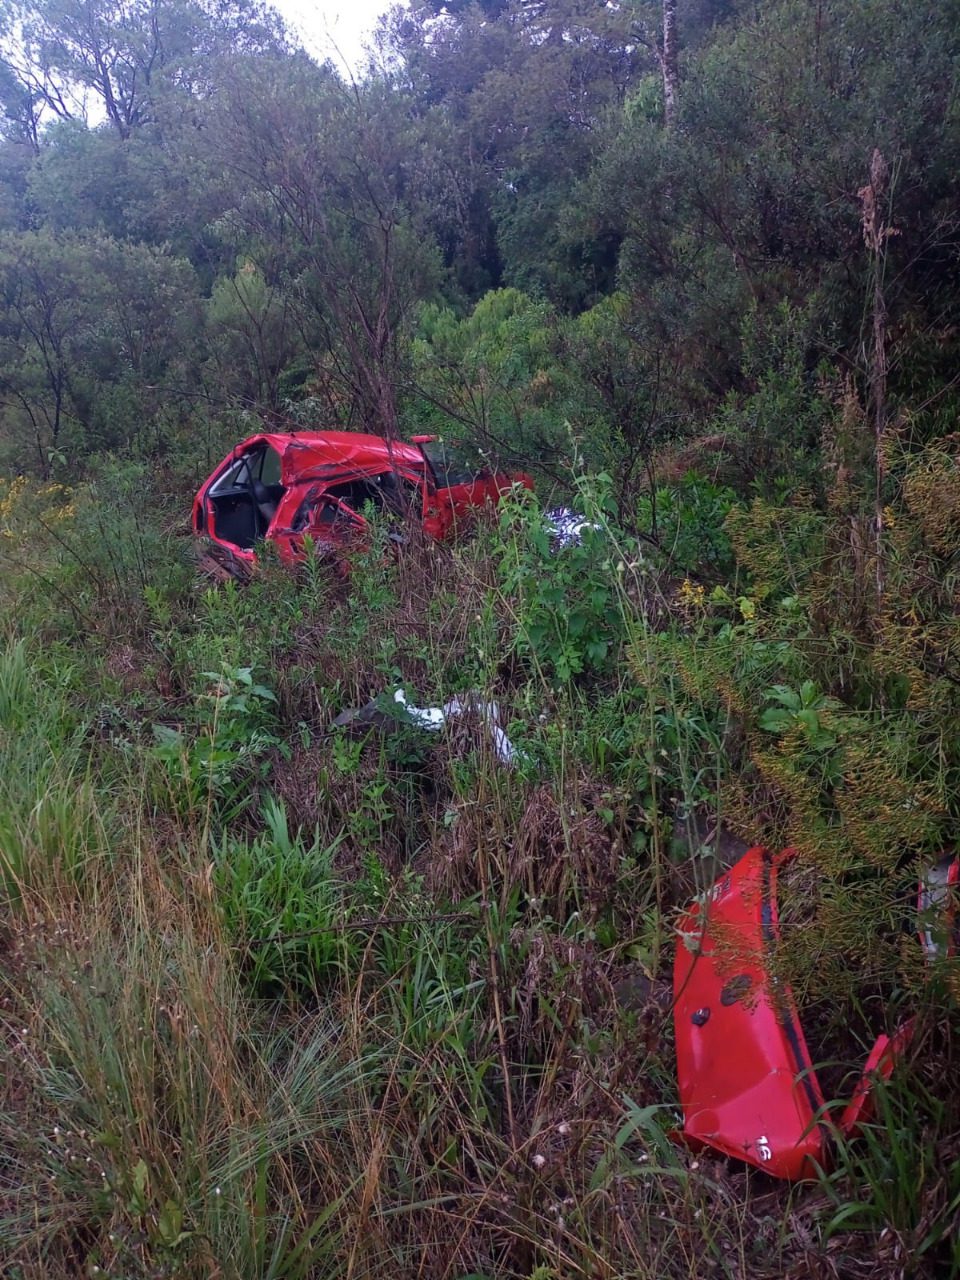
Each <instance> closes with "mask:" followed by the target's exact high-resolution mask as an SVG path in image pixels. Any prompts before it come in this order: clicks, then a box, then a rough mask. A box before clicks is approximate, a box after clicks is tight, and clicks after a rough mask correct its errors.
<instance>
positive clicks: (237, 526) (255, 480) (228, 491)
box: [209, 444, 286, 550]
mask: <svg viewBox="0 0 960 1280" xmlns="http://www.w3.org/2000/svg"><path fill="white" fill-rule="evenodd" d="M280 465H281V464H280V455H279V453H277V451H276V449H272V448H271V447H270V446H269V445H268V444H264V445H261V446H259V447H258V448H256V449H253V450H251V451H250V452H249V453H245V454H244V455H243V456H242V457H240V458H238V459H237V460H236V461H235V462H233V463H231V464H230V466H228V467H227V468H226V470H225V471H224V473H223V475H221V476H220V477H218V479H217V480H215V481H214V483H213V484H212V485H211V486H210V493H209V500H210V504H211V506H212V508H213V524H214V529H215V531H216V535H217V537H218V538H219V539H220V540H221V541H222V542H229V543H231V544H232V545H233V546H235V547H239V548H240V549H241V550H249V549H250V548H251V547H253V546H254V545H255V544H256V543H257V542H258V541H259V539H261V538H265V537H266V535H267V530H268V529H269V528H270V525H271V523H272V521H273V517H274V516H275V515H276V513H277V507H278V506H279V504H280V500H281V498H282V497H283V495H284V493H285V492H286V490H285V489H284V486H283V485H282V484H281V482H280Z"/></svg>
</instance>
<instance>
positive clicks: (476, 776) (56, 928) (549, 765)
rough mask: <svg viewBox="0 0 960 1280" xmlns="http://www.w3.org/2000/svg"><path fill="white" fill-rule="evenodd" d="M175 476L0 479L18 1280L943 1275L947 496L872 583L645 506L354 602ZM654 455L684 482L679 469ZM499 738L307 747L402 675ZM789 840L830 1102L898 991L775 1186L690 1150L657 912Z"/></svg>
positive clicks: (891, 520)
mask: <svg viewBox="0 0 960 1280" xmlns="http://www.w3.org/2000/svg"><path fill="white" fill-rule="evenodd" d="M204 465H205V464H203V463H201V462H200V461H199V460H198V461H197V462H196V463H195V464H194V463H193V461H192V460H191V461H190V462H189V463H187V462H185V463H184V464H183V466H182V468H181V471H180V473H177V472H175V471H173V470H172V469H171V468H170V467H169V466H167V467H166V470H165V474H164V479H163V483H162V484H158V483H157V467H156V465H154V464H151V465H149V466H147V465H139V464H133V463H123V464H121V463H116V462H111V463H105V464H102V465H101V466H99V468H98V469H97V470H96V471H95V473H94V474H93V475H91V477H90V478H89V479H88V480H85V481H84V482H83V483H80V484H77V485H75V486H70V487H69V488H65V487H60V486H57V485H52V486H51V485H47V484H44V483H43V482H40V481H30V480H26V479H19V480H13V481H8V482H4V483H3V487H2V490H0V561H2V575H3V582H4V588H5V590H4V596H3V635H2V639H0V884H2V886H3V897H4V907H3V913H2V917H0V948H2V957H3V959H2V964H0V983H2V990H0V1027H2V1035H0V1058H2V1061H0V1241H2V1242H3V1243H2V1253H3V1257H4V1274H6V1275H9V1276H11V1277H17V1278H22V1280H28V1278H31V1280H32V1278H34V1277H61V1276H63V1277H67V1276H94V1275H102V1276H107V1275H109V1276H114V1277H144V1278H146V1277H160V1276H178V1277H179V1276H183V1277H196V1278H197V1280H200V1278H201V1277H203V1278H207V1277H212V1276H221V1277H237V1278H238V1280H239V1278H241V1277H243V1278H244V1280H245V1278H247V1277H254V1276H263V1277H276V1278H278V1280H279V1278H287V1277H291V1278H295V1277H304V1278H306V1277H381V1276H382V1277H388V1276H389V1277H408V1276H409V1277H414V1276H419V1277H438V1278H439V1277H449V1278H450V1280H467V1277H472V1278H473V1280H479V1277H490V1280H494V1278H496V1280H501V1278H506V1277H526V1278H528V1280H532V1278H533V1277H536V1278H537V1280H561V1278H562V1280H567V1278H568V1277H571V1278H572V1277H591V1278H593V1277H610V1278H611V1280H612V1278H613V1277H637V1278H638V1280H639V1278H640V1277H643V1278H649V1280H654V1278H656V1280H663V1278H666V1277H690V1278H691V1280H693V1278H694V1277H696V1278H697V1280H700V1278H701V1277H704V1276H711V1275H716V1276H725V1277H747V1276H749V1277H751V1278H753V1277H771V1278H772V1277H783V1276H795V1277H798V1278H799V1277H801V1276H803V1277H806V1276H811V1275H816V1276H824V1277H860V1276H863V1277H868V1276H869V1277H871V1280H873V1278H874V1277H894V1276H903V1275H912V1276H929V1277H935V1276H936V1277H940V1276H948V1275H953V1274H958V1272H960V1253H958V1248H960V1246H958V1234H957V1231H956V1225H957V1215H958V1210H960V1162H958V1154H960V1152H958V1148H960V1103H958V1097H957V1090H956V1088H955V1081H956V1076H957V1063H956V1059H957V1043H958V1042H957V1034H956V1033H957V1028H958V1016H957V995H958V986H957V973H956V963H957V962H956V961H953V962H947V963H946V964H944V965H942V966H937V967H935V968H934V969H933V970H932V971H931V970H929V969H928V968H925V966H924V964H923V961H922V956H921V953H920V948H919V945H918V943H917V941H916V938H915V935H914V934H913V932H912V929H913V923H912V911H913V903H914V901H915V892H916V883H917V880H918V876H919V873H920V869H921V868H922V867H923V866H924V865H925V864H926V863H927V862H928V861H929V860H930V858H931V857H932V856H933V855H934V854H936V853H937V851H939V850H940V849H941V848H943V847H948V846H950V845H951V844H952V842H953V840H954V838H955V829H956V820H957V801H956V796H957V785H956V782H957V769H958V764H960V741H958V738H957V734H956V717H957V711H958V703H960V698H958V685H960V668H958V667H957V660H958V643H960V642H958V632H957V623H956V614H955V600H956V589H957V588H956V568H955V561H956V555H955V552H956V547H957V545H958V534H960V480H958V472H957V463H956V454H955V449H954V446H953V444H952V443H951V441H949V440H947V441H945V442H942V443H941V444H940V445H938V446H936V447H928V448H927V449H925V450H921V451H918V452H915V453H913V454H912V455H910V456H905V457H904V458H902V459H900V460H899V462H898V463H897V465H898V466H899V468H900V470H899V472H898V475H899V483H898V494H899V497H898V498H897V500H896V502H895V503H894V504H891V505H890V507H889V508H888V510H887V512H886V516H885V521H884V531H883V537H882V543H881V544H880V550H881V553H882V558H881V559H880V560H879V561H878V559H877V555H876V543H875V541H873V540H872V537H871V534H870V527H871V526H870V523H869V517H867V516H863V517H858V516H857V515H856V514H854V513H851V507H850V503H849V501H848V496H847V493H846V490H845V487H844V486H845V478H844V473H843V470H842V468H838V469H837V470H836V471H835V472H834V473H833V474H831V475H829V476H827V480H826V483H827V488H828V491H829V496H828V500H827V501H826V502H825V503H823V504H821V505H819V506H818V505H815V504H814V502H813V501H812V499H811V498H810V497H809V495H808V494H806V493H805V492H803V491H801V490H797V491H794V492H792V493H789V494H787V495H785V496H784V497H783V498H781V499H780V500H776V501H766V500H763V499H760V498H757V499H753V500H750V499H747V498H740V499H738V498H736V496H735V495H734V493H733V492H732V491H729V490H726V489H724V488H723V487H722V486H718V485H717V484H715V483H713V482H708V481H705V480H702V479H699V480H698V479H696V478H693V477H687V478H686V479H683V480H681V481H678V482H676V483H673V484H667V485H664V486H663V487H662V488H661V490H660V493H659V509H660V528H661V545H662V548H663V549H662V550H654V549H653V548H652V547H651V546H650V545H649V543H647V542H645V541H639V542H638V541H637V540H635V539H634V538H632V537H630V536H628V535H627V534H626V533H625V532H623V531H622V530H621V529H620V528H618V527H617V525H616V524H615V522H614V521H613V518H612V516H611V515H610V514H609V511H610V503H609V499H608V496H607V494H606V491H605V488H604V484H603V481H602V478H601V480H600V481H598V482H583V481H579V482H578V487H579V490H580V492H579V502H580V504H581V506H582V508H583V509H584V510H586V511H587V512H588V513H589V514H590V515H591V516H592V518H593V519H594V520H595V521H596V523H597V525H598V526H599V527H598V528H597V529H596V530H595V531H592V532H588V534H587V535H586V537H585V539H584V542H583V544H582V545H581V546H579V547H571V548H567V549H566V550H564V551H561V552H553V551H551V549H550V547H549V540H548V538H547V537H546V535H545V534H544V532H543V529H542V524H541V522H540V518H539V514H538V509H537V506H536V504H535V503H533V502H530V501H528V500H525V501H523V502H522V503H519V504H517V505H513V506H511V507H509V508H508V509H506V510H505V511H504V513H503V519H502V521H501V523H500V525H499V527H497V528H483V527H481V528H478V529H477V530H475V531H474V532H473V533H472V535H471V536H469V537H467V538H466V539H464V540H461V541H460V542H459V543H458V544H457V545H455V546H440V545H426V544H425V545H421V544H419V543H418V542H417V541H416V539H415V538H414V539H413V540H412V541H411V544H410V546H409V547H408V548H407V549H406V550H405V551H404V553H403V554H402V555H401V556H400V557H399V558H398V557H396V556H395V555H393V554H391V553H390V552H389V551H388V550H387V545H386V543H385V541H383V540H381V539H380V538H379V536H378V538H377V540H375V542H374V545H373V546H372V547H371V548H369V549H368V550H367V551H365V552H362V553H359V554H358V556H357V559H356V561H355V563H354V565H353V570H352V573H351V575H350V578H349V580H348V581H347V582H344V581H342V580H341V579H340V578H339V577H337V576H336V575H335V574H332V573H330V571H329V568H328V566H327V565H325V564H324V563H323V562H317V561H315V560H314V561H311V562H309V563H308V564H307V565H306V566H305V567H304V569H303V570H302V572H301V573H300V574H299V575H293V574H291V573H289V572H287V571H285V570H282V569H281V568H279V567H278V566H276V565H274V564H273V563H272V562H271V560H270V557H269V556H266V555H265V557H264V563H263V565H262V568H261V571H260V572H259V573H258V574H257V576H256V577H255V578H254V580H253V581H252V582H251V583H250V584H249V585H248V586H246V587H244V588H240V587H237V586H236V585H234V584H230V585H227V586H223V585H218V584H212V583H210V582H209V581H206V580H204V579H202V578H201V577H199V576H198V575H197V574H196V572H195V569H194V565H193V561H192V559H191V554H190V552H191V547H190V539H189V538H188V537H187V536H185V519H184V516H185V512H186V511H187V510H188V503H189V498H190V494H191V491H192V487H193V484H194V481H195V479H196V476H197V474H198V473H199V474H201V475H202V474H203V472H204ZM669 471H670V468H669V467H666V466H665V468H664V473H665V474H667V473H669ZM398 687H402V688H404V689H405V690H406V692H407V696H408V699H409V701H410V702H411V703H413V704H415V705H418V706H439V705H441V704H442V703H443V702H444V701H446V700H447V699H448V698H450V697H452V696H453V695H454V694H460V695H464V694H466V693H467V692H469V691H471V690H477V691H479V692H480V693H481V694H482V695H483V696H484V697H485V698H493V699H496V700H497V702H498V703H499V706H500V711H501V723H502V724H503V726H504V728H505V729H506V731H507V732H508V734H509V736H510V739H511V741H512V742H513V744H514V745H515V747H516V748H517V749H518V751H519V752H520V753H521V757H520V759H519V760H518V762H517V764H516V765H515V766H514V767H513V768H504V767H503V766H502V765H501V764H499V763H498V761H497V759H496V755H495V753H494V751H493V750H492V749H491V740H490V736H489V733H488V731H487V729H486V728H485V727H484V724H483V723H481V722H480V721H479V720H477V719H474V720H471V718H470V717H469V716H468V717H465V718H464V719H463V720H460V721H456V722H452V723H451V726H450V728H449V729H448V731H446V732H445V733H444V734H442V735H433V734H426V733H424V732H422V731H421V730H419V729H417V728H416V727H415V726H411V725H410V724H408V723H404V722H403V720H402V718H401V720H400V721H398V722H396V723H395V724H391V725H388V726H387V727H386V729H382V728H377V729H373V730H371V731H370V732H368V733H366V734H364V733H357V732H356V731H353V732H351V731H350V729H338V728H335V727H334V726H333V721H334V719H335V718H336V716H337V715H338V714H339V713H340V712H341V711H343V710H344V709H345V708H348V707H357V706H362V705H363V704H365V703H366V702H367V701H368V700H370V699H372V698H375V697H376V696H377V695H378V694H380V693H382V692H383V691H387V693H388V695H392V692H393V691H394V690H395V689H397V688H398ZM759 841H768V842H769V843H771V844H772V845H774V846H776V847H780V846H782V845H783V844H786V843H788V842H789V843H794V844H795V845H797V846H798V848H799V850H800V855H801V856H800V859H799V871H798V874H797V877H796V878H795V879H794V881H793V882H792V883H791V885H790V886H788V889H787V890H785V893H786V894H787V895H788V896H787V899H786V901H785V903H784V912H785V924H784V943H783V947H782V956H780V957H779V962H780V963H782V965H783V972H784V974H785V975H786V976H787V977H788V978H789V980H790V981H791V982H792V984H793V988H794V990H795V992H796V995H797V999H798V1003H799V1005H800V1008H801V1014H802V1018H803V1020H804V1025H805V1027H806V1028H807V1031H808V1035H809V1038H810V1041H811V1051H812V1052H813V1054H814V1057H815V1059H816V1060H817V1061H818V1062H823V1063H826V1064H827V1065H826V1066H825V1067H824V1071H823V1079H824V1082H825V1087H827V1088H828V1090H829V1092H828V1096H831V1097H835V1098H840V1099H845V1098H847V1097H848V1096H849V1093H850V1090H851V1087H852V1082H853V1080H854V1079H855V1076H856V1072H857V1070H858V1069H859V1067H861V1066H862V1063H863V1059H864V1056H865V1052H866V1046H867V1044H868V1043H869V1042H870V1041H871V1040H872V1038H873V1037H874V1036H875V1035H876V1034H877V1033H878V1032H879V1031H880V1030H883V1029H884V1028H886V1029H887V1030H890V1029H892V1028H893V1026H895V1025H896V1023H897V1022H898V1021H899V1020H900V1019H901V1018H902V1017H903V1016H905V1015H906V1013H908V1012H911V1013H915V1014H916V1018H917V1025H916V1032H915V1036H914V1039H913V1042H912V1045H911V1048H910V1051H909V1053H908V1055H907V1060H906V1061H905V1062H904V1063H903V1064H902V1066H901V1068H900V1069H899V1070H898V1071H897V1072H896V1073H895V1075H894V1077H893V1079H892V1081H891V1083H890V1085H889V1086H888V1087H887V1088H886V1089H884V1090H882V1091H881V1093H880V1098H879V1105H878V1111H877V1115H876V1118H875V1119H874V1121H873V1122H872V1123H871V1124H870V1125H869V1127H868V1129H867V1132H866V1134H865V1136H864V1137H863V1139H861V1140H860V1141H859V1142H856V1143H851V1144H849V1145H848V1146H844V1147H842V1148H841V1150H840V1151H839V1154H838V1158H837V1161H836V1164H835V1167H834V1168H833V1169H832V1170H830V1171H825V1173H824V1175H823V1177H822V1179H821V1180H820V1181H818V1182H813V1183H810V1184H807V1185H803V1186H798V1187H793V1188H790V1187H787V1186H784V1185H783V1184H779V1183H776V1182H774V1181H773V1180H771V1179H768V1178H765V1177H764V1176H763V1175H762V1174H760V1173H757V1172H751V1171H749V1170H747V1169H746V1167H744V1166H741V1165H740V1164H738V1163H737V1162H736V1161H723V1160H720V1159H719V1158H715V1157H713V1156H711V1155H709V1154H699V1155H693V1154H691V1153H690V1152H687V1151H685V1150H684V1149H683V1148H682V1147H680V1146H678V1145H676V1144H675V1143H674V1142H673V1141H672V1140H671V1137H670V1132H671V1130H672V1129H673V1128H674V1125H675V1113H676V1104H677V1094H676V1084H675V1072H674V1063H673V1044H672V1023H671V1016H670V1015H671V989H670V972H671V965H672V954H673V947H674V945H675V934H674V926H675V922H676V918H677V912H678V909H679V908H681V907H682V906H683V905H684V904H685V903H686V902H687V901H689V899H690V898H691V896H692V895H694V894H696V893H698V892H701V891H703V890H705V889H707V888H708V887H709V886H710V885H711V884H712V882H713V879H714V877H715V874H716V872H717V869H718V867H719V866H721V865H723V864H724V863H725V862H729V861H730V859H731V858H732V857H734V856H736V854H737V852H738V851H739V850H740V849H742V848H744V847H745V844H746V843H755V842H759Z"/></svg>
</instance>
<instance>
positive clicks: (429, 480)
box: [193, 431, 533, 563]
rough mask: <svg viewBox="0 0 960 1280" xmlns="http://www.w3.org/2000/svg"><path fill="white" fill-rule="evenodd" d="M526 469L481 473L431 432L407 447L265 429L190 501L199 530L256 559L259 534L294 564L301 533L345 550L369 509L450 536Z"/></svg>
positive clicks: (350, 435) (352, 435)
mask: <svg viewBox="0 0 960 1280" xmlns="http://www.w3.org/2000/svg"><path fill="white" fill-rule="evenodd" d="M514 484H522V485H523V486H525V487H526V488H528V489H532V488H533V482H532V480H531V479H530V477H529V476H526V475H520V474H518V475H506V474H503V473H501V472H492V471H482V470H481V471H478V470H476V469H475V468H473V467H471V466H470V465H469V464H468V463H467V462H465V461H464V460H463V459H462V458H461V457H458V456H457V454H456V452H455V451H454V450H452V449H450V448H448V447H446V446H444V445H443V444H442V443H441V442H440V441H438V440H436V439H435V438H434V437H431V436H418V437H415V438H414V440H413V442H412V443H410V444H407V443H404V442H402V441H396V442H394V441H388V440H385V439H384V438H383V437H381V436H371V435H361V434H359V433H358V432H353V431H296V432H265V433H264V434H263V435H257V436H251V437H250V438H249V439H248V440H244V441H243V442H242V443H241V444H238V445H237V446H236V448H235V449H233V450H232V452H231V453H230V454H229V455H228V456H227V457H226V458H225V459H224V460H223V462H222V463H221V464H220V466H219V467H217V468H216V470H215V471H214V472H213V474H212V475H211V476H210V478H209V479H208V480H207V481H206V483H205V484H204V485H203V486H202V487H201V489H200V491H199V493H198V494H197V496H196V498H195V499H194V503H193V528H194V532H195V533H197V534H200V535H203V536H204V537H207V538H209V539H210V540H211V541H212V542H214V543H216V544H218V545H219V546H221V547H223V548H225V549H226V550H228V551H229V552H231V553H232V554H233V555H234V556H237V557H239V558H240V559H241V560H245V561H247V562H249V563H252V562H253V560H254V551H253V548H254V547H255V545H256V544H257V542H259V541H260V540H261V539H264V538H266V539H269V540H270V541H271V542H275V543H276V544H277V546H278V548H279V551H280V556H281V558H282V559H283V560H285V561H287V562H288V563H293V562H295V561H297V560H300V559H302V558H303V555H304V539H305V538H306V537H307V536H309V537H310V538H312V539H313V540H314V541H315V542H318V543H325V544H333V545H336V546H349V545H351V544H352V543H355V542H357V541H358V540H362V539H363V537H364V535H365V533H366V531H367V528H368V526H367V521H366V520H365V519H364V518H363V515H362V511H363V509H364V507H365V506H366V505H367V504H368V503H371V504H372V505H373V506H374V507H376V508H378V509H381V510H385V511H387V512H393V513H395V514H397V515H398V516H402V515H407V514H411V513H412V514H414V515H415V516H416V517H417V518H418V519H419V521H420V522H421V524H422V526H423V529H424V531H425V532H426V533H427V534H428V535H429V536H430V537H433V538H445V537H447V536H448V535H449V534H450V533H451V532H453V531H454V529H455V528H456V525H457V523H458V521H462V520H463V519H464V517H466V516H467V514H468V513H469V512H470V511H473V510H476V509H478V508H483V507H486V506H490V505H492V504H496V503H497V502H499V500H500V498H501V496H502V494H503V493H504V492H506V490H508V489H509V488H510V487H511V486H512V485H514Z"/></svg>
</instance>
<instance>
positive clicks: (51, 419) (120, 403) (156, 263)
mask: <svg viewBox="0 0 960 1280" xmlns="http://www.w3.org/2000/svg"><path fill="white" fill-rule="evenodd" d="M191 276H192V273H191V272H190V270H189V268H188V267H187V266H186V264H184V263H182V262H178V261H176V260H172V259H169V258H167V257H166V256H165V255H164V254H162V253H160V252H158V251H156V250H151V249H144V248H139V247H137V246H131V245H123V244H120V243H118V242H117V241H114V240H111V239H109V238H108V237H103V236H81V235H77V234H65V235H59V236H54V235H53V234H51V233H50V232H48V231H31V232H22V233H13V232H7V233H4V234H3V235H0V351H2V361H0V365H2V370H3V372H2V374H0V409H2V415H3V417H2V421H3V428H4V436H5V438H6V443H7V447H8V448H9V447H10V446H11V445H13V446H14V447H19V446H21V445H23V444H29V447H30V448H31V449H32V450H33V453H34V456H35V458H36V463H37V466H38V468H39V470H40V472H41V474H43V475H47V474H49V472H50V469H51V466H52V465H53V464H54V463H55V462H56V461H58V460H64V461H65V460H66V459H68V458H69V459H70V460H71V461H74V460H76V459H78V458H80V457H82V456H83V454H84V453H85V452H86V451H87V450H89V449H91V448H103V447H111V446H116V445H123V444H129V443H130V442H131V441H132V440H133V439H134V438H135V437H136V436H137V434H138V433H139V432H140V431H141V430H142V429H143V427H144V425H145V424H146V422H148V421H149V420H150V419H151V418H153V417H155V416H156V415H157V414H158V413H159V412H160V410H161V408H162V407H163V405H164V404H165V403H166V402H167V401H168V398H169V396H170V393H171V389H172V387H176V385H177V379H176V370H177V366H178V364H179V362H180V361H181V360H182V359H183V354H182V353H183V351H184V349H185V348H184V342H185V337H186V331H187V328H188V326H189V324H190V320H191V316H190V302H191V292H192V281H191ZM171 384H172V385H171Z"/></svg>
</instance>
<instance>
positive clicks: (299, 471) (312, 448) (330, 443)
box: [233, 431, 424, 484]
mask: <svg viewBox="0 0 960 1280" xmlns="http://www.w3.org/2000/svg"><path fill="white" fill-rule="evenodd" d="M261 442H266V443H267V444H269V445H270V446H271V448H273V449H275V450H276V451H277V453H279V454H280V457H281V459H282V467H283V479H284V481H285V482H286V483H287V484H291V483H294V482H295V481H296V480H298V479H299V478H300V477H301V476H303V475H304V474H305V473H307V472H309V473H310V475H311V476H318V477H319V476H322V475H324V474H330V475H332V474H334V473H339V472H343V471H349V470H353V469H356V470H359V471H371V470H379V471H390V470H394V469H395V468H397V467H404V466H405V467H413V468H415V469H417V470H419V471H422V470H423V468H424V457H423V454H422V453H421V452H420V450H419V449H418V448H417V447H416V446H415V445H412V444H407V443H405V442H404V441H403V440H392V441H388V440H386V439H385V438H384V437H383V436H373V435H365V434H363V433H362V432H359V431H268V432H263V433H262V434H260V435H257V436H251V437H250V438H249V439H248V440H244V441H243V442H242V443H241V444H238V445H237V447H236V449H234V451H233V452H234V454H235V455H239V454H241V453H245V452H246V451H247V450H248V449H251V448H253V447H255V446H256V445H258V444H260V443H261Z"/></svg>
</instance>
